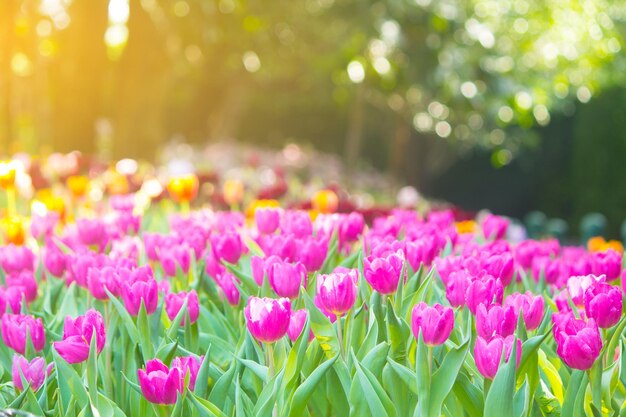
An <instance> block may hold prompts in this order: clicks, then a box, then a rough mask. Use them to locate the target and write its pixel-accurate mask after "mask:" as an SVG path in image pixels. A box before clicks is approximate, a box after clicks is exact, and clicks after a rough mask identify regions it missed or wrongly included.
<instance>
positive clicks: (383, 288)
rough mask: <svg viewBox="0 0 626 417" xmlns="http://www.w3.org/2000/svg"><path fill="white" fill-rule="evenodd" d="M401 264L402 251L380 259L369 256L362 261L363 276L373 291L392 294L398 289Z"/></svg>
mask: <svg viewBox="0 0 626 417" xmlns="http://www.w3.org/2000/svg"><path fill="white" fill-rule="evenodd" d="M403 263H404V255H403V254H402V251H399V252H396V253H392V254H389V255H387V256H386V257H381V258H378V257H375V256H373V255H371V256H368V257H367V258H365V259H364V261H363V274H364V276H365V279H366V280H367V282H368V283H369V284H370V285H371V286H372V288H373V289H374V290H375V291H378V292H379V293H381V294H383V295H387V294H393V293H395V292H396V290H397V289H398V282H399V281H400V274H401V273H402V265H403Z"/></svg>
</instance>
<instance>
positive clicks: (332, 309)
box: [315, 268, 359, 316]
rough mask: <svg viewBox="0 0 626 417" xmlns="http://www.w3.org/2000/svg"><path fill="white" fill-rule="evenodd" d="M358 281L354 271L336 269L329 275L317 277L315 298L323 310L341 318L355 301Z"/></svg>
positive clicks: (356, 273) (356, 272) (357, 274)
mask: <svg viewBox="0 0 626 417" xmlns="http://www.w3.org/2000/svg"><path fill="white" fill-rule="evenodd" d="M358 280H359V271H358V270H356V269H344V268H337V269H335V271H334V272H333V273H331V274H328V275H318V276H317V295H316V297H315V298H316V300H317V301H318V303H319V305H320V306H321V307H322V309H323V310H325V311H327V312H329V313H332V314H334V315H336V316H342V315H344V314H345V313H347V312H348V311H349V310H350V309H351V308H352V306H353V305H354V302H355V301H356V296H357V282H358Z"/></svg>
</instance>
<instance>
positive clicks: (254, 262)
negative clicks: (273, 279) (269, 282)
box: [250, 255, 281, 286]
mask: <svg viewBox="0 0 626 417" xmlns="http://www.w3.org/2000/svg"><path fill="white" fill-rule="evenodd" d="M277 262H281V259H280V258H279V257H278V256H275V255H271V256H268V257H267V258H261V257H260V256H252V257H251V258H250V268H251V269H252V278H254V281H255V282H256V283H257V284H258V285H259V286H262V285H263V280H264V278H265V276H266V275H267V273H268V271H269V270H270V269H271V267H272V265H273V264H275V263H277Z"/></svg>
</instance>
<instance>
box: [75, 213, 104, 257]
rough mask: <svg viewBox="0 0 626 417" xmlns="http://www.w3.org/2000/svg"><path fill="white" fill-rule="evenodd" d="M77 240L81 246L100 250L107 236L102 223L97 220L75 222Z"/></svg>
mask: <svg viewBox="0 0 626 417" xmlns="http://www.w3.org/2000/svg"><path fill="white" fill-rule="evenodd" d="M76 227H77V229H78V238H79V239H80V241H81V242H82V244H83V245H86V246H92V245H93V246H98V247H99V248H100V249H101V250H102V249H103V248H104V247H105V246H106V244H107V242H108V240H109V236H108V235H107V230H106V226H105V224H104V222H103V221H102V220H99V219H84V218H83V219H78V220H76Z"/></svg>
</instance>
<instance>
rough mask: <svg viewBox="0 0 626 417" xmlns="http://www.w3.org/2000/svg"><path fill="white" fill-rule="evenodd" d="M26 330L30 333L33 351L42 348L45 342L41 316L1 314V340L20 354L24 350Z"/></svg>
mask: <svg viewBox="0 0 626 417" xmlns="http://www.w3.org/2000/svg"><path fill="white" fill-rule="evenodd" d="M26 332H28V333H29V335H30V340H31V341H32V343H33V347H34V348H35V351H37V352H38V351H40V350H42V349H43V348H44V345H45V344H46V334H45V333H44V330H43V322H42V321H41V318H38V319H35V318H34V317H33V316H27V315H22V314H5V315H4V316H2V341H3V342H4V344H5V345H7V346H8V347H10V348H11V349H13V350H14V351H16V352H17V353H20V354H22V355H23V354H24V353H25V352H26Z"/></svg>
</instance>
